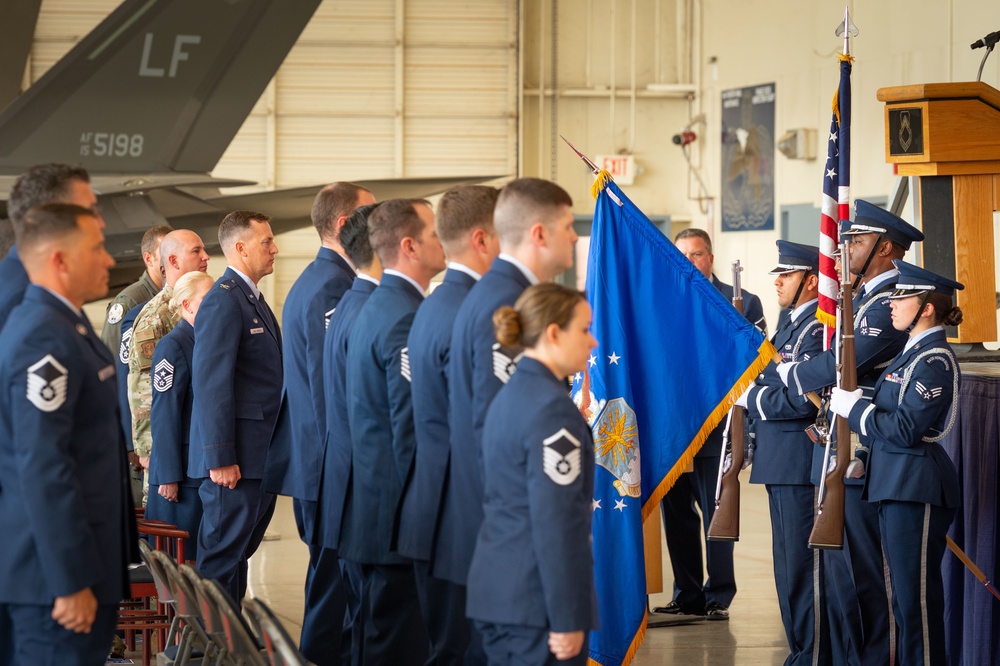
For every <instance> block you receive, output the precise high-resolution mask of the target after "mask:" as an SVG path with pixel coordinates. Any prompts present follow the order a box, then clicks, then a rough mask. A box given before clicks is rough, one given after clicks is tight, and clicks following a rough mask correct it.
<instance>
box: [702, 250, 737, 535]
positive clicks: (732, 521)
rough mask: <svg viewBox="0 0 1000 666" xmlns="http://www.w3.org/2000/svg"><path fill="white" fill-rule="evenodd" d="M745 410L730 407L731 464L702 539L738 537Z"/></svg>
mask: <svg viewBox="0 0 1000 666" xmlns="http://www.w3.org/2000/svg"><path fill="white" fill-rule="evenodd" d="M741 270H743V269H742V268H740V262H739V261H738V260H737V261H734V262H733V307H735V308H736V309H737V311H739V313H740V314H743V289H742V288H741V286H740V271H741ZM743 415H744V410H743V408H742V407H737V406H734V407H733V411H732V418H731V419H730V423H731V428H730V433H731V434H730V438H729V448H730V450H731V451H732V464H731V465H730V466H729V469H728V470H726V472H725V473H723V475H722V488H721V490H720V492H719V493H718V495H719V496H718V497H717V498H716V500H715V512H714V513H713V514H712V521H711V522H710V523H709V525H708V531H707V532H705V538H706V539H708V540H710V541H739V540H740V470H742V469H743V446H744V441H745V439H746V432H745V430H744V418H743ZM722 441H723V444H722V459H721V460H720V461H719V465H725V464H726V445H725V441H726V440H725V438H723V440H722Z"/></svg>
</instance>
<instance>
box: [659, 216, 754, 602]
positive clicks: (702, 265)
mask: <svg viewBox="0 0 1000 666" xmlns="http://www.w3.org/2000/svg"><path fill="white" fill-rule="evenodd" d="M674 245H676V246H677V249H678V250H680V251H681V252H682V253H683V254H684V256H685V257H687V258H688V260H689V261H690V262H691V263H692V264H694V265H695V268H697V269H698V270H699V271H701V274H702V275H704V276H705V277H706V278H708V279H709V280H711V282H712V284H713V285H715V288H716V289H718V290H719V293H721V294H722V295H723V296H724V297H725V298H726V299H728V300H730V301H731V300H732V299H733V287H732V285H728V284H726V283H724V282H722V281H721V280H720V279H719V278H717V277H715V275H714V274H713V273H712V266H713V265H714V263H715V255H714V254H712V239H711V238H710V237H709V235H708V234H707V233H706V232H705V231H704V230H702V229H684V230H683V231H681V232H680V233H679V234H677V236H676V237H674ZM743 316H744V317H746V319H747V321H749V322H750V323H751V324H753V325H754V326H756V327H757V328H758V329H760V330H761V332H763V333H764V335H767V322H766V321H765V320H764V308H763V306H762V305H761V303H760V299H759V298H758V297H757V296H755V295H754V294H751V293H750V292H749V291H747V290H746V289H744V290H743ZM724 429H725V424H724V423H720V424H719V426H718V427H717V428H715V430H713V431H712V432H711V433H709V435H708V438H707V439H706V440H705V444H704V445H703V446H702V447H701V450H700V451H698V453H697V454H696V455H695V457H694V470H693V471H691V472H689V473H687V474H681V475H680V476H679V477H678V479H677V482H676V483H675V484H674V486H673V487H672V488H671V489H670V491H669V492H668V493H667V494H666V495H665V496H664V497H663V502H662V508H663V533H664V536H665V537H666V542H667V550H668V551H669V553H670V566H671V568H672V569H673V572H674V598H673V600H672V601H671V602H670V603H668V604H667V605H666V606H660V607H657V608H654V609H653V611H654V612H657V613H669V614H672V615H677V614H684V615H702V616H706V617H707V618H708V619H709V620H728V619H729V604H730V603H732V601H733V597H735V596H736V575H735V573H734V571H733V542H731V541H708V540H707V539H706V538H705V537H704V536H703V533H702V528H704V531H705V532H706V533H707V532H708V526H709V524H710V523H711V522H712V515H713V514H714V513H715V485H716V478H717V476H718V472H719V459H720V457H721V454H722V433H723V430H724ZM696 505H697V507H698V509H700V515H699V511H698V510H696V509H695V506H696ZM702 543H704V544H705V556H706V557H705V562H704V563H703V562H702V556H701V552H702V549H701V544H702ZM706 569H707V571H708V579H707V580H705V578H704V572H705V571H706Z"/></svg>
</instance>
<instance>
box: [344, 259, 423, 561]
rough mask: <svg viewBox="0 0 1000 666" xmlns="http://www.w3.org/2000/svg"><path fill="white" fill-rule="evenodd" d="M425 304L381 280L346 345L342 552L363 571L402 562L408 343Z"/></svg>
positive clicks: (402, 284)
mask: <svg viewBox="0 0 1000 666" xmlns="http://www.w3.org/2000/svg"><path fill="white" fill-rule="evenodd" d="M423 300H424V295H423V293H422V292H421V291H419V290H418V289H417V288H416V287H415V286H414V285H412V284H410V282H409V281H408V280H406V279H405V278H403V277H401V276H399V275H392V274H389V273H388V272H386V273H383V274H382V281H381V283H380V284H379V286H378V287H377V288H376V289H375V291H373V292H372V295H371V296H370V297H369V298H368V302H367V303H365V304H364V306H363V307H362V308H361V312H359V313H358V318H357V321H355V322H354V327H353V328H352V329H351V334H350V336H349V338H348V342H347V385H346V386H347V422H348V427H349V428H350V430H351V488H350V494H349V496H348V501H347V504H346V506H345V509H344V511H345V516H344V522H343V524H342V526H341V534H340V551H339V552H340V554H341V556H342V557H344V558H345V559H348V560H352V561H354V562H359V563H361V564H380V565H382V564H403V563H405V562H406V560H404V559H403V558H402V557H400V556H399V555H398V554H397V553H396V552H395V544H394V540H395V536H396V528H397V524H398V508H399V501H400V498H401V496H402V492H403V484H404V483H405V482H406V475H407V473H408V472H409V470H410V465H411V464H412V463H413V453H414V451H415V450H416V439H415V437H414V434H413V401H412V399H411V395H410V360H409V350H408V349H407V346H406V339H407V337H408V336H409V334H410V326H411V325H412V324H413V317H414V315H415V314H416V312H417V308H418V307H420V304H421V303H422V302H423Z"/></svg>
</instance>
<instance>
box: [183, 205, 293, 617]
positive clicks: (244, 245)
mask: <svg viewBox="0 0 1000 666" xmlns="http://www.w3.org/2000/svg"><path fill="white" fill-rule="evenodd" d="M219 245H220V246H221V247H222V251H223V253H225V255H226V261H227V262H228V263H229V266H228V267H227V268H226V272H225V273H223V275H222V277H221V278H219V279H218V280H216V282H215V284H214V285H213V286H212V288H211V289H210V290H209V292H208V294H207V295H206V296H205V298H204V300H202V302H201V307H200V308H199V309H198V336H197V337H196V339H195V345H194V361H193V371H192V377H193V378H192V385H193V386H194V406H193V408H192V410H191V448H190V450H189V457H188V476H190V477H192V478H196V479H204V481H203V482H202V484H201V488H200V489H199V494H200V495H201V502H202V507H203V510H204V513H203V514H202V519H201V527H200V528H199V530H198V572H199V573H200V574H201V575H202V576H204V577H205V578H214V579H216V580H218V581H219V582H220V583H222V586H223V587H224V588H225V589H226V590H227V591H228V592H229V594H230V595H231V596H232V598H233V599H234V600H235V601H236V602H237V603H240V602H241V601H242V600H243V596H244V595H245V594H246V589H247V560H248V559H250V556H251V555H253V554H254V552H256V550H257V547H258V546H259V545H260V542H261V540H262V539H263V538H264V531H265V530H266V529H267V524H268V522H270V520H271V515H272V514H273V513H274V495H271V494H268V493H265V492H263V491H262V490H261V484H260V480H261V477H262V476H263V473H264V460H265V458H266V457H267V447H268V445H269V444H270V443H271V433H272V432H273V431H274V422H275V419H276V418H277V416H278V407H279V405H280V402H281V331H279V330H278V323H277V321H276V320H275V318H274V313H273V312H271V308H270V307H268V305H267V303H266V302H265V301H264V298H263V295H262V294H261V292H260V289H259V287H258V286H257V284H258V283H259V282H260V280H261V278H263V277H264V276H265V275H270V274H271V273H273V272H274V255H276V254H277V253H278V247H277V245H275V242H274V234H272V233H271V224H270V218H269V217H268V216H267V215H264V214H263V213H256V212H253V211H246V210H238V211H234V212H232V213H229V214H228V215H226V217H225V218H224V219H223V220H222V223H221V224H220V225H219Z"/></svg>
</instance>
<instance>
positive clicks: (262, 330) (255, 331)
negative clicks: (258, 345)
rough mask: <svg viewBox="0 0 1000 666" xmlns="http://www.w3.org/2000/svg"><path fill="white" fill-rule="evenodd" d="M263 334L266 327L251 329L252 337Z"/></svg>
mask: <svg viewBox="0 0 1000 666" xmlns="http://www.w3.org/2000/svg"><path fill="white" fill-rule="evenodd" d="M263 332H264V327H263V326H261V327H259V328H251V329H250V335H257V334H258V333H263Z"/></svg>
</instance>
